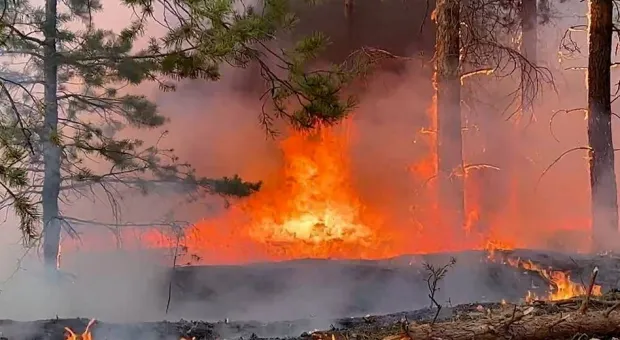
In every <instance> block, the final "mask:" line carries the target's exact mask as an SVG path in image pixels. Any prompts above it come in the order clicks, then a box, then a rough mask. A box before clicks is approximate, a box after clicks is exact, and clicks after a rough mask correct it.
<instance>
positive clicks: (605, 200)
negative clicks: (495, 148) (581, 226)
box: [588, 0, 618, 250]
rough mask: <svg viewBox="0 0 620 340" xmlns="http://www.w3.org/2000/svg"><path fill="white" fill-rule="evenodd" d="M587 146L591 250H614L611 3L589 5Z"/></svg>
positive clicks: (605, 0) (594, 0)
mask: <svg viewBox="0 0 620 340" xmlns="http://www.w3.org/2000/svg"><path fill="white" fill-rule="evenodd" d="M589 7H590V8H589V12H590V13H589V18H590V21H589V26H588V42H589V44H588V50H589V54H588V143H589V146H590V151H589V158H590V188H591V191H592V192H591V194H592V197H591V204H592V207H591V209H592V210H591V211H592V233H593V235H592V236H593V237H592V240H593V247H594V250H610V249H612V248H617V247H618V241H617V240H616V238H617V237H618V196H617V187H616V173H615V166H614V146H613V140H612V132H611V85H610V82H611V78H610V67H611V43H612V29H613V23H612V12H613V4H612V0H590V1H589Z"/></svg>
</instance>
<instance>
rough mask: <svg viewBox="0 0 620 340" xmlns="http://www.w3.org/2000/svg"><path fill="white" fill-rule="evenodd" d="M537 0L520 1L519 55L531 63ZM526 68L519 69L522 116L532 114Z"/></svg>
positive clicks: (533, 51) (533, 57)
mask: <svg viewBox="0 0 620 340" xmlns="http://www.w3.org/2000/svg"><path fill="white" fill-rule="evenodd" d="M536 1H537V0H522V4H521V30H522V33H521V54H522V55H523V56H524V57H525V58H527V60H528V61H529V62H531V63H536V47H537V45H538V27H537V26H538V25H537V22H536V18H537V13H538V12H537V8H536ZM527 77H528V74H527V68H526V67H522V68H521V84H522V86H524V87H523V88H522V89H521V109H522V113H523V115H527V114H532V110H533V107H532V102H531V99H532V98H533V93H532V91H533V90H534V89H532V88H531V87H529V86H525V84H528V81H527Z"/></svg>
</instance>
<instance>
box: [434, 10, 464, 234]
mask: <svg viewBox="0 0 620 340" xmlns="http://www.w3.org/2000/svg"><path fill="white" fill-rule="evenodd" d="M459 12H460V8H459V0H437V2H436V7H435V21H436V23H437V31H436V49H435V53H436V54H435V89H436V94H437V103H436V104H437V143H438V145H437V153H438V166H437V169H438V172H439V173H438V180H439V182H438V185H439V202H440V206H441V212H442V218H443V221H442V223H443V224H446V223H447V224H449V225H451V226H453V227H454V228H458V229H457V230H458V232H461V231H462V227H463V225H464V220H465V217H464V214H465V208H464V192H463V190H464V189H463V182H464V176H462V174H461V172H462V169H463V140H462V123H461V82H460V68H459V49H460V41H459V23H460V22H459V16H460V13H459ZM455 235H458V234H455Z"/></svg>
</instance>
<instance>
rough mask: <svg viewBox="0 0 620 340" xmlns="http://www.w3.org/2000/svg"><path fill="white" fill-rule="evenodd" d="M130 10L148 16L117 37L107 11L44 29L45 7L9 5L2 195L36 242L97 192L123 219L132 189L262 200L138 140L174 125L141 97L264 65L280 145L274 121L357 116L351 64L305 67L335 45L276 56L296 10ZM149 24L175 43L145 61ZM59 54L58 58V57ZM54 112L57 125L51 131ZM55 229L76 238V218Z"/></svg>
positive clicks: (1, 77) (1, 34)
mask: <svg viewBox="0 0 620 340" xmlns="http://www.w3.org/2000/svg"><path fill="white" fill-rule="evenodd" d="M123 2H124V4H125V5H127V6H130V7H132V8H133V9H134V11H135V12H137V13H141V15H140V16H139V18H137V19H136V20H134V21H133V22H131V23H130V24H129V25H128V27H126V28H125V29H123V30H121V31H120V32H113V31H110V30H103V29H98V28H96V27H95V26H94V24H93V15H95V14H96V13H97V12H100V11H102V10H103V8H102V2H101V1H100V0H64V1H62V2H61V3H60V6H59V10H58V12H57V13H56V16H55V17H54V16H52V17H53V19H55V20H50V17H49V16H48V17H47V18H46V8H45V6H44V5H43V6H41V5H39V2H31V1H28V0H2V2H0V10H1V14H0V23H1V26H0V48H1V49H2V53H3V57H4V58H3V59H4V60H5V61H6V62H5V63H4V64H3V65H2V66H1V67H0V86H1V90H2V95H3V97H4V100H3V101H2V102H0V109H1V110H2V112H3V114H2V115H1V119H0V149H1V156H2V159H3V160H4V162H3V164H4V165H3V167H1V168H0V182H1V183H0V185H1V186H2V187H3V188H4V191H5V195H4V197H3V198H2V200H1V204H2V205H1V206H0V208H6V207H9V206H12V208H13V209H14V210H15V211H16V212H17V215H18V216H19V217H20V219H21V230H22V231H23V234H24V236H25V239H27V240H33V239H36V237H37V236H38V233H37V228H36V225H37V223H38V222H39V220H40V213H39V204H41V203H42V202H43V201H44V200H50V199H55V200H60V201H62V202H63V203H65V204H69V203H71V199H72V198H73V199H76V198H79V197H83V196H84V195H89V194H91V195H92V194H93V193H94V191H93V190H95V189H97V188H98V190H101V191H102V192H104V193H105V195H106V197H107V198H108V200H109V201H110V204H111V206H112V208H113V210H114V212H115V213H117V211H116V210H117V209H118V203H117V202H116V199H117V196H118V195H119V194H120V191H119V190H120V188H125V187H129V188H134V189H138V190H141V191H142V192H144V193H147V192H149V191H150V190H153V189H154V188H155V187H157V186H159V185H162V184H165V183H173V184H175V185H177V187H179V184H180V187H182V188H183V189H184V191H185V192H192V193H193V194H194V195H195V194H219V195H223V196H235V197H239V196H247V195H250V194H252V193H253V192H255V191H257V190H259V189H260V183H251V182H246V181H243V180H242V179H241V178H239V177H238V176H236V175H235V176H233V177H232V178H226V177H225V178H222V179H210V178H201V177H199V176H197V174H196V172H195V171H194V169H192V167H191V166H190V165H189V164H187V163H183V162H181V161H180V160H179V159H178V158H177V157H176V156H175V155H174V153H173V150H171V149H167V148H164V147H162V146H160V144H161V143H160V141H161V139H162V138H163V137H164V135H165V134H166V132H165V131H164V132H162V133H161V136H160V138H159V139H157V141H156V142H154V143H149V142H147V141H144V140H141V139H137V138H131V137H129V136H130V135H131V134H132V133H133V132H135V131H136V130H137V129H150V130H157V129H160V128H162V127H163V126H164V125H165V123H166V122H167V118H166V117H165V116H163V115H161V113H160V112H159V111H158V109H157V106H156V105H155V104H154V103H152V102H150V101H149V100H148V98H146V97H145V96H142V95H137V94H134V93H132V91H131V88H132V86H135V85H138V84H141V83H143V82H145V81H151V82H157V83H158V84H159V85H160V88H161V90H163V91H172V90H174V89H175V84H174V82H175V81H179V80H182V79H187V78H189V79H205V80H208V81H217V80H219V79H220V76H221V75H220V66H221V65H223V64H228V65H232V66H234V67H246V66H248V65H249V64H250V63H257V64H258V65H259V66H260V70H261V74H262V76H263V78H264V80H265V82H266V85H267V88H268V90H267V91H266V93H265V95H264V97H263V99H264V101H265V105H264V106H263V107H264V109H263V111H262V113H261V114H260V118H261V122H262V123H263V124H264V126H265V128H266V129H267V131H268V132H272V133H274V132H275V130H274V129H273V122H274V120H276V119H285V120H286V121H288V122H290V123H292V124H293V125H294V126H296V127H298V128H312V127H314V126H315V125H317V124H333V123H336V122H338V121H339V120H340V119H342V118H343V117H344V116H345V115H346V114H347V113H348V112H349V111H350V109H351V108H352V107H353V106H354V104H355V101H354V99H353V98H346V99H345V100H344V101H342V100H340V90H341V88H342V87H343V86H344V85H345V84H346V83H347V82H348V81H349V80H351V79H352V77H353V76H355V72H354V71H352V70H353V69H352V68H351V65H350V64H349V65H338V66H334V67H333V68H331V69H329V70H314V69H309V68H308V66H307V65H308V63H309V62H310V61H311V60H312V59H313V58H314V57H315V56H316V55H317V54H318V53H319V52H320V51H321V49H322V48H323V47H324V46H325V44H326V43H327V39H326V38H325V37H323V36H321V35H319V34H316V35H312V36H310V37H308V38H307V39H304V40H302V41H299V42H298V43H296V44H295V45H294V46H292V47H291V48H289V49H275V48H272V47H270V42H271V41H273V40H275V37H276V36H277V35H278V34H280V33H281V32H282V31H285V30H287V29H289V28H291V27H292V26H293V25H294V24H295V22H296V18H295V17H294V16H293V15H292V14H291V13H290V12H289V11H288V3H287V0H265V1H264V3H263V6H262V8H257V7H250V6H244V5H243V3H242V2H241V1H236V0H210V1H193V0H158V1H157V2H154V1H152V0H123ZM157 9H159V11H160V12H161V13H158V12H157ZM47 14H49V13H47ZM54 21H56V22H54ZM152 23H159V24H160V25H162V26H165V28H166V30H167V33H166V34H165V36H164V37H162V38H150V39H149V41H148V46H147V47H146V48H144V49H142V50H139V49H137V48H136V46H135V42H136V41H137V39H139V38H142V37H144V33H145V30H146V27H147V26H148V25H149V24H152ZM173 23H174V24H173ZM50 25H51V26H56V27H57V28H56V30H53V29H52V30H50V29H49V28H50V27H48V26H50ZM50 32H55V34H54V33H50ZM54 40H55V42H54ZM50 44H52V45H53V46H55V47H56V51H53V52H52V53H51V54H50V53H49V51H50V50H51V49H50V48H49V47H50V46H52V45H50ZM46 47H47V48H46ZM46 65H47V67H50V66H49V65H52V66H53V67H56V68H57V70H52V72H54V71H55V72H56V75H57V77H56V79H57V82H58V90H57V92H56V93H55V99H54V100H52V101H51V102H52V103H56V104H57V108H50V107H47V108H46V107H45V104H44V103H45V100H44V98H43V92H44V91H43V90H44V89H45V88H46V86H49V85H50V78H46V74H45V71H46V70H45V69H44V68H45V67H46ZM47 71H50V70H47ZM47 102H48V103H49V102H50V101H49V100H48V101H47ZM46 109H47V110H46ZM49 109H51V111H49ZM54 110H57V111H58V112H57V113H58V121H57V123H53V124H52V125H53V126H46V124H48V123H49V122H47V121H46V120H45V119H47V118H50V115H49V112H52V113H54V112H55V111H54ZM46 122H47V123H46ZM50 142H51V143H50ZM46 145H47V146H46ZM50 147H51V148H57V149H59V150H60V152H61V162H60V166H59V167H58V166H57V165H55V164H53V162H50V161H49V160H48V159H46V157H44V156H45V154H46V148H47V149H49V148H50ZM46 176H48V177H50V176H51V177H54V176H56V177H58V181H59V182H60V193H59V196H58V195H57V197H42V192H43V188H44V178H46ZM54 218H58V219H60V221H61V223H62V225H63V226H64V227H65V230H66V231H68V232H69V233H72V234H75V231H74V230H73V228H72V226H71V224H70V223H72V221H78V220H80V219H79V218H72V217H69V216H56V217H54Z"/></svg>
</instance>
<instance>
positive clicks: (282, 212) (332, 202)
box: [151, 122, 398, 261]
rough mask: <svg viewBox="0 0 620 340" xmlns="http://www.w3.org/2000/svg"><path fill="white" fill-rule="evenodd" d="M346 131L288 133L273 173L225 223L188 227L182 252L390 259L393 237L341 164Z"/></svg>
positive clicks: (230, 256)
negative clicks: (226, 227)
mask: <svg viewBox="0 0 620 340" xmlns="http://www.w3.org/2000/svg"><path fill="white" fill-rule="evenodd" d="M351 127H352V125H351V123H350V122H344V123H343V124H341V125H339V126H333V127H332V126H330V127H328V126H324V127H320V128H318V129H316V130H315V131H311V132H301V131H294V130H291V131H289V134H288V137H287V138H285V139H283V140H282V141H280V143H279V147H280V151H281V154H282V167H281V170H280V171H279V173H277V174H274V176H273V177H272V178H268V179H266V180H265V182H264V185H263V187H262V188H261V190H260V191H259V192H257V193H256V194H255V195H253V196H251V197H249V198H247V199H245V200H243V201H241V202H239V203H238V204H237V205H236V206H235V207H234V208H233V209H231V211H230V212H229V213H228V214H227V215H226V216H225V217H224V219H225V222H223V221H215V220H209V221H202V222H199V223H197V224H196V225H194V226H193V227H192V229H191V230H190V232H189V233H188V235H189V236H188V237H187V239H186V240H185V241H186V244H187V246H188V248H189V249H191V251H192V252H195V253H199V254H201V255H202V256H206V257H209V258H210V259H213V256H216V255H214V253H219V255H220V258H222V260H227V261H230V259H233V258H239V259H243V260H245V261H247V259H248V258H252V259H253V260H258V259H266V260H282V259H295V258H366V259H372V258H384V257H388V256H395V255H398V252H397V249H395V248H394V247H393V246H394V243H393V242H391V241H392V240H394V239H395V233H393V232H391V231H390V230H389V229H388V228H386V227H385V224H384V222H383V221H382V219H381V216H380V214H378V213H376V212H373V211H372V209H370V208H369V207H368V206H367V205H365V204H364V202H363V200H362V199H361V198H360V195H359V193H358V192H356V189H355V187H354V186H353V178H352V173H351V169H350V164H349V160H348V157H347V153H348V148H349V142H350V139H351ZM220 222H223V223H222V225H223V224H228V225H231V228H230V231H228V232H227V231H222V228H221V227H217V226H218V224H219V223H220ZM218 230H219V231H218ZM151 242H153V238H152V237H151ZM163 243H166V241H163ZM160 244H161V243H160ZM228 245H237V246H232V247H228ZM215 249H217V250H215ZM207 253H208V254H207ZM243 260H242V261H243Z"/></svg>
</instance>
